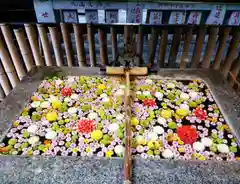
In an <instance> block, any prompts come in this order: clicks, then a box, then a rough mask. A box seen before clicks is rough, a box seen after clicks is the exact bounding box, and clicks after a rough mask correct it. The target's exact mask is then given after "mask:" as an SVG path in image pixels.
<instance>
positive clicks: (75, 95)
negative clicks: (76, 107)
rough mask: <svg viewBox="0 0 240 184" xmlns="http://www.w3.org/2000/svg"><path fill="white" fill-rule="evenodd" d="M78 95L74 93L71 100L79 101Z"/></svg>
mask: <svg viewBox="0 0 240 184" xmlns="http://www.w3.org/2000/svg"><path fill="white" fill-rule="evenodd" d="M78 97H79V96H78V94H76V93H74V94H72V95H71V99H73V100H77V99H78Z"/></svg>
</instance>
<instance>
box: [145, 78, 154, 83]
mask: <svg viewBox="0 0 240 184" xmlns="http://www.w3.org/2000/svg"><path fill="white" fill-rule="evenodd" d="M145 82H146V83H147V84H152V83H153V81H152V80H151V79H146V80H145Z"/></svg>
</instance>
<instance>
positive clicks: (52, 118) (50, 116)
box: [46, 112, 58, 121]
mask: <svg viewBox="0 0 240 184" xmlns="http://www.w3.org/2000/svg"><path fill="white" fill-rule="evenodd" d="M57 117H58V115H57V113H56V112H49V113H47V115H46V118H47V120H48V121H56V120H57Z"/></svg>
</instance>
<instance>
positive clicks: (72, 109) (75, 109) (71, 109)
mask: <svg viewBox="0 0 240 184" xmlns="http://www.w3.org/2000/svg"><path fill="white" fill-rule="evenodd" d="M68 112H69V113H70V114H76V113H77V108H76V107H70V108H69V109H68Z"/></svg>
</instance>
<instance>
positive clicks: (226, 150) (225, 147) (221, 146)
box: [217, 144, 229, 153]
mask: <svg viewBox="0 0 240 184" xmlns="http://www.w3.org/2000/svg"><path fill="white" fill-rule="evenodd" d="M217 149H218V151H219V152H220V153H229V148H228V145H226V144H218V145H217Z"/></svg>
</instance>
